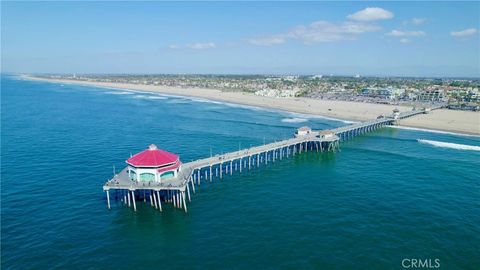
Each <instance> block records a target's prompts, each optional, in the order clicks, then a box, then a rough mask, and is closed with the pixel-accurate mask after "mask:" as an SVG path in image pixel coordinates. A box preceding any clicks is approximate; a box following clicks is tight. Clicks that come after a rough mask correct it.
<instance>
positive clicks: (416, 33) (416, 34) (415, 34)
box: [385, 29, 425, 37]
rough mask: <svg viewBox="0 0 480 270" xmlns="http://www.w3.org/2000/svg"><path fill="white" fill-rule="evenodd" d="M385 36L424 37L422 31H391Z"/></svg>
mask: <svg viewBox="0 0 480 270" xmlns="http://www.w3.org/2000/svg"><path fill="white" fill-rule="evenodd" d="M385 35H387V36H392V37H422V36H425V32H424V31H403V30H396V29H395V30H392V31H390V32H388V33H386V34H385Z"/></svg>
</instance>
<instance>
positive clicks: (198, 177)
mask: <svg viewBox="0 0 480 270" xmlns="http://www.w3.org/2000/svg"><path fill="white" fill-rule="evenodd" d="M197 184H198V185H199V186H200V169H198V171H197Z"/></svg>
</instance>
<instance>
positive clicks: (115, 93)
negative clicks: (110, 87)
mask: <svg viewBox="0 0 480 270" xmlns="http://www.w3.org/2000/svg"><path fill="white" fill-rule="evenodd" d="M105 94H111V95H133V93H132V92H120V91H112V92H105Z"/></svg>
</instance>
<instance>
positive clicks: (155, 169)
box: [103, 107, 440, 212]
mask: <svg viewBox="0 0 480 270" xmlns="http://www.w3.org/2000/svg"><path fill="white" fill-rule="evenodd" d="M438 108H440V107H435V108H431V109H427V108H424V109H422V110H412V111H408V112H403V113H400V112H399V111H398V110H396V111H394V112H393V114H392V115H390V116H386V117H384V116H379V117H378V118H377V119H375V120H371V121H366V122H361V123H355V124H352V125H347V126H343V127H339V128H335V129H331V130H319V131H315V130H311V129H310V128H309V127H301V128H299V129H298V130H297V131H296V132H295V136H294V137H293V138H290V139H286V140H282V141H278V142H273V143H269V144H264V145H260V146H254V147H250V148H247V149H242V150H239V151H234V152H229V153H226V154H222V155H215V156H212V157H208V158H204V159H199V160H194V161H191V162H188V163H183V164H182V163H181V162H180V160H179V159H178V157H177V156H175V155H173V154H171V153H168V152H165V151H162V150H158V149H157V148H156V146H154V145H151V146H150V148H149V149H147V150H145V151H144V152H142V153H139V154H137V155H143V156H137V155H136V156H134V157H131V158H130V159H129V160H127V164H128V166H127V167H126V168H124V169H123V170H122V171H120V172H119V173H118V174H115V175H114V176H113V178H112V179H110V180H108V181H107V182H106V183H105V184H104V186H103V190H104V191H105V192H106V197H107V207H108V208H109V209H110V208H111V202H110V200H111V194H110V192H114V193H115V196H114V198H116V199H119V200H120V201H122V202H123V203H124V204H125V205H128V207H132V208H133V210H134V211H137V206H136V204H137V202H142V201H143V202H144V203H149V204H150V205H151V206H152V207H154V208H155V209H157V210H159V211H163V206H162V203H163V204H165V203H168V204H172V205H173V207H174V208H179V209H183V211H185V212H187V211H188V209H187V202H191V200H192V195H193V194H194V193H195V192H196V191H195V186H199V185H201V183H202V182H203V181H209V182H212V181H213V180H214V179H223V178H224V177H228V176H229V175H232V174H233V173H242V171H245V170H253V169H256V168H259V167H260V166H266V165H269V164H273V163H275V161H277V160H282V159H284V158H290V157H292V156H294V155H296V154H299V153H302V152H306V151H312V152H324V151H336V150H338V149H339V147H340V142H342V141H346V140H349V139H351V138H353V137H356V136H359V135H362V134H365V133H368V132H372V131H375V130H377V129H379V128H382V127H385V126H388V125H394V124H397V123H398V121H400V120H401V119H405V118H408V117H412V116H415V115H418V114H425V113H428V112H429V111H430V110H434V109H438ZM157 152H158V153H157ZM155 153H157V154H159V155H165V156H166V157H168V158H170V160H165V162H164V164H160V163H159V164H146V163H145V160H146V159H148V156H146V155H149V154H150V155H152V154H155ZM163 157H164V156H159V157H154V160H155V161H158V159H162V158H163ZM140 161H142V162H144V164H141V163H140ZM161 173H163V174H161ZM137 174H138V176H137ZM160 174H161V175H160ZM164 175H165V177H164ZM143 176H145V177H146V176H148V177H150V178H146V179H142V178H141V177H143ZM166 176H168V177H166ZM135 177H136V178H135ZM135 179H136V180H135ZM147 201H148V202H147Z"/></svg>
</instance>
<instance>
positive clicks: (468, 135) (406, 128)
mask: <svg viewBox="0 0 480 270" xmlns="http://www.w3.org/2000/svg"><path fill="white" fill-rule="evenodd" d="M387 127H389V128H397V129H405V130H414V131H423V132H430V133H438V134H447V135H455V136H465V137H480V136H479V135H474V134H465V133H457V132H451V131H443V130H437V129H426V128H415V127H405V126H387Z"/></svg>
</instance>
